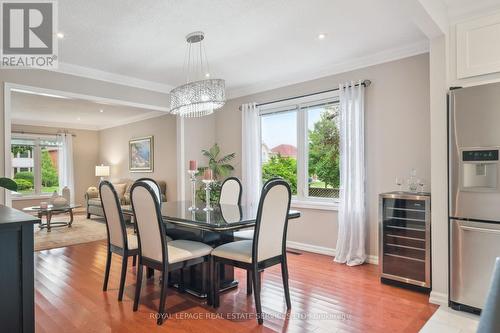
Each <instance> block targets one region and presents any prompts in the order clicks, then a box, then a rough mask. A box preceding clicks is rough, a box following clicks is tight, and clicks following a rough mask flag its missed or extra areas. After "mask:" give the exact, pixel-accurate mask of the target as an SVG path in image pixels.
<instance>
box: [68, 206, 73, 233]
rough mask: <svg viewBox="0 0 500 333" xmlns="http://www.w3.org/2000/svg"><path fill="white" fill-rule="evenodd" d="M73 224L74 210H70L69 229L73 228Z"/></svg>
mask: <svg viewBox="0 0 500 333" xmlns="http://www.w3.org/2000/svg"><path fill="white" fill-rule="evenodd" d="M72 223H73V209H70V210H69V223H68V228H71V224H72Z"/></svg>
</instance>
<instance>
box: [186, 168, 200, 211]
mask: <svg viewBox="0 0 500 333" xmlns="http://www.w3.org/2000/svg"><path fill="white" fill-rule="evenodd" d="M188 173H189V176H190V177H191V207H189V208H188V210H191V211H195V210H198V207H196V174H197V173H198V171H197V170H188Z"/></svg>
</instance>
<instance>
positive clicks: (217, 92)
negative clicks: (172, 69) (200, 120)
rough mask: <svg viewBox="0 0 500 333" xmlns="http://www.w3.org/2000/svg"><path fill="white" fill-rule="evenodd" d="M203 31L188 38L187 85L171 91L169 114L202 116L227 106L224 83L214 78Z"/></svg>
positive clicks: (193, 33) (191, 34)
mask: <svg viewBox="0 0 500 333" xmlns="http://www.w3.org/2000/svg"><path fill="white" fill-rule="evenodd" d="M204 38H205V35H204V33H203V32H201V31H196V32H192V33H190V34H189V35H187V36H186V41H187V43H188V46H187V52H186V61H185V67H187V69H186V74H187V75H186V83H185V84H183V85H181V86H179V87H176V88H174V89H172V90H171V91H170V112H171V113H172V114H178V115H180V116H181V117H203V116H206V115H209V114H211V113H213V112H214V111H215V110H217V109H219V108H221V107H222V106H223V105H224V103H226V91H225V82H224V80H222V79H211V78H210V71H209V67H208V61H207V55H206V53H205V48H204V47H203V44H202V41H203V39H204Z"/></svg>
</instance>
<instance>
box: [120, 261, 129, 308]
mask: <svg viewBox="0 0 500 333" xmlns="http://www.w3.org/2000/svg"><path fill="white" fill-rule="evenodd" d="M127 263H128V256H127V254H126V253H124V254H123V259H122V274H121V277H120V290H119V291H118V301H120V302H121V300H122V299H123V290H124V289H125V279H126V277H127Z"/></svg>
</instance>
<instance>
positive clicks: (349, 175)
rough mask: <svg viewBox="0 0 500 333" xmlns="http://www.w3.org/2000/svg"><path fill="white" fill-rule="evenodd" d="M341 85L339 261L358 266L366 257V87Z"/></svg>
mask: <svg viewBox="0 0 500 333" xmlns="http://www.w3.org/2000/svg"><path fill="white" fill-rule="evenodd" d="M339 88H340V90H339V92H340V93H339V98H340V107H341V111H340V187H341V190H340V205H339V214H338V238H337V246H336V251H335V252H336V254H335V261H336V262H339V263H345V264H347V265H348V266H355V265H360V264H362V263H364V261H365V260H366V248H365V241H366V207H365V152H364V148H365V147H364V140H365V135H364V133H365V132H364V94H365V87H364V86H363V85H362V84H361V82H356V83H355V82H349V83H346V84H341V85H340V87H339Z"/></svg>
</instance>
